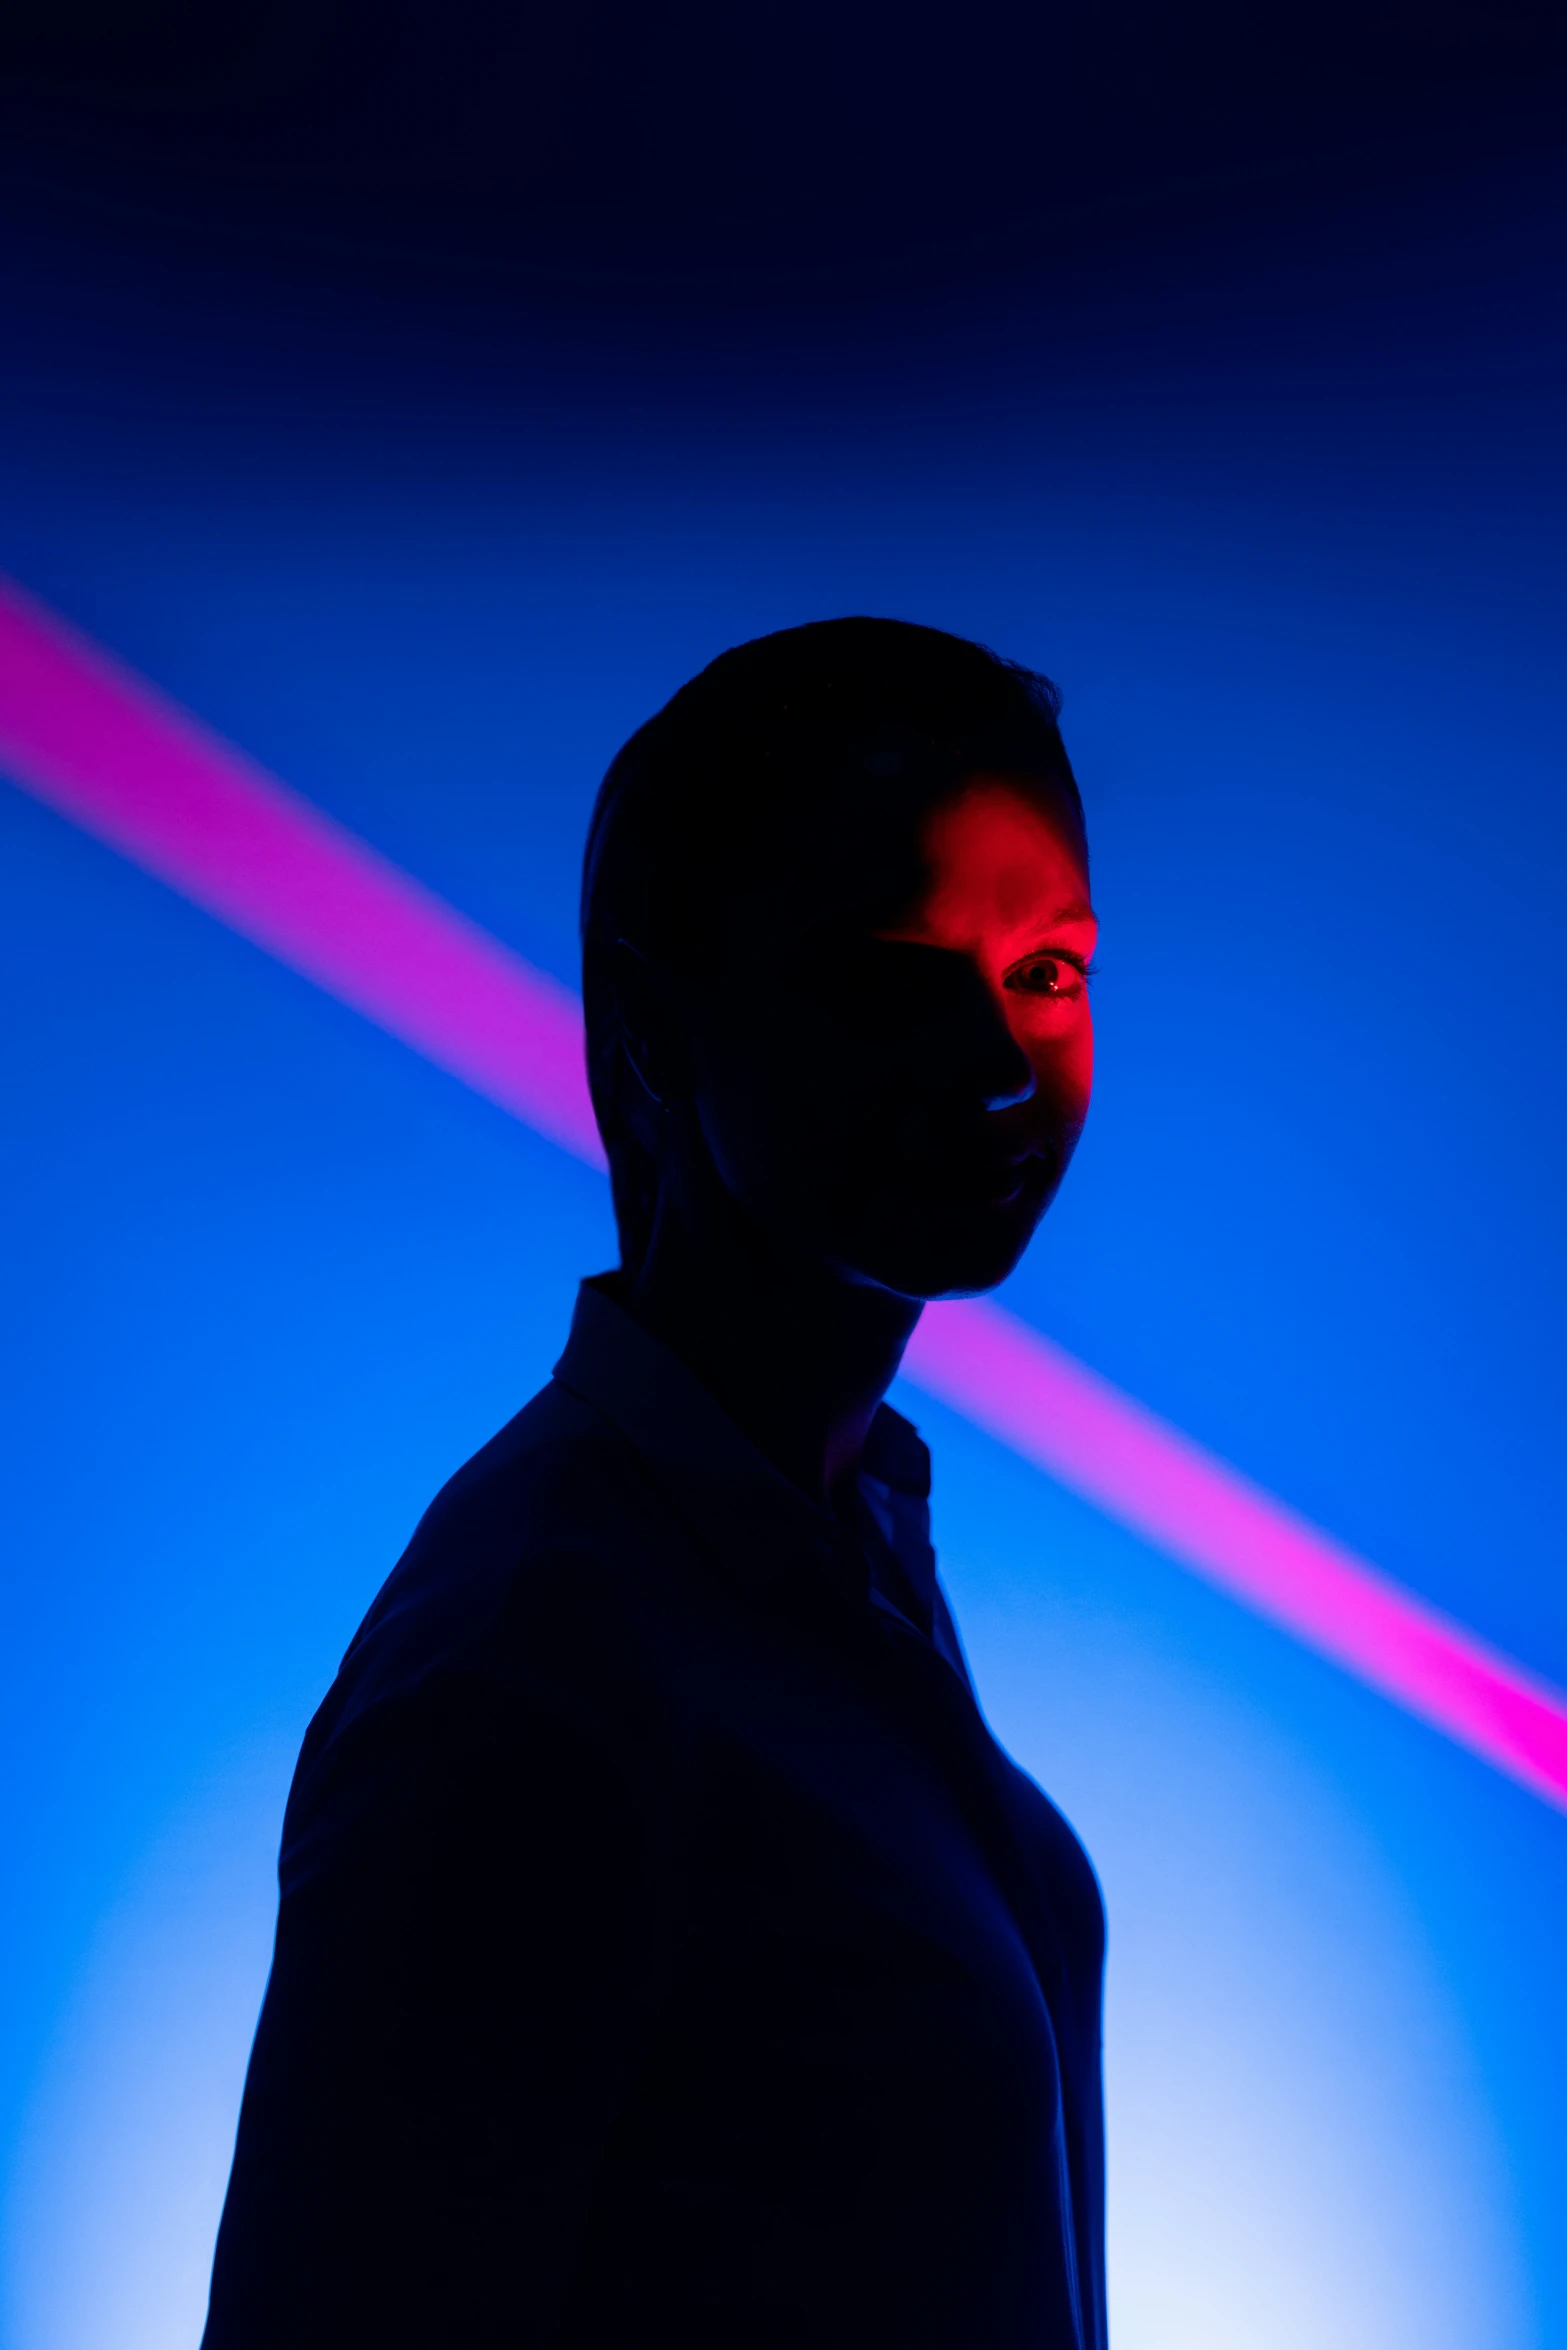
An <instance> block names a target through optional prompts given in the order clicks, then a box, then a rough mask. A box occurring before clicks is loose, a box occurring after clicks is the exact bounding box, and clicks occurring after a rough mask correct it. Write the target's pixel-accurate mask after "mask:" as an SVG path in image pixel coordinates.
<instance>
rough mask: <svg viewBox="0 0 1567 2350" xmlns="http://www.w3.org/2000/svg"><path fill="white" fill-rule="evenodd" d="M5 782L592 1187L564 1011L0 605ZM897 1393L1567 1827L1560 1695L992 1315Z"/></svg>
mask: <svg viewBox="0 0 1567 2350" xmlns="http://www.w3.org/2000/svg"><path fill="white" fill-rule="evenodd" d="M0 768H3V769H4V770H5V771H6V772H7V773H9V774H10V775H11V776H12V777H14V779H15V780H16V782H17V783H19V784H20V785H21V786H22V787H23V788H24V789H25V790H27V791H29V792H31V793H32V794H33V795H34V796H35V797H36V798H37V799H40V800H42V801H44V802H45V803H46V804H47V805H48V806H49V807H51V808H54V809H56V810H58V811H59V813H60V814H61V815H64V816H68V817H69V818H70V819H71V821H72V822H73V823H75V824H78V825H80V826H81V827H82V829H83V830H84V831H87V832H90V833H92V834H94V835H95V836H96V837H97V838H98V839H99V840H102V841H106V842H108V844H109V845H110V846H111V847H112V848H115V849H117V850H119V851H120V853H121V854H122V855H123V856H126V857H128V858H130V859H131V860H132V861H133V862H134V863H136V864H138V865H140V866H142V867H143V868H144V869H145V870H146V871H148V872H150V873H154V874H156V875H157V877H158V878H159V879H160V880H161V881H165V882H167V883H168V884H169V885H170V886H171V887H172V888H174V889H177V890H179V891H180V892H181V893H182V894H183V895H184V896H185V897H187V898H190V899H191V900H193V901H194V903H195V904H197V905H199V906H202V907H204V908H205V909H206V910H207V912H209V913H212V914H216V915H217V916H218V918H219V919H220V920H221V921H223V922H226V923H228V924H229V925H230V926H231V927H232V928H233V929H235V930H238V931H240V932H242V933H243V935H244V936H245V937H246V938H249V939H252V940H253V941H254V942H255V943H256V944H257V945H258V946H261V947H265V948H266V949H267V951H268V952H269V953H270V954H272V955H275V956H276V957H277V958H278V960H279V961H280V962H283V963H286V964H288V965H289V966H290V968H291V969H293V970H295V971H299V972H302V973H303V974H304V975H305V976H306V977H307V978H309V979H312V980H314V981H315V982H316V984H317V985H318V986H320V987H323V988H325V989H326V990H327V991H328V992H329V993H330V994H332V995H335V996H336V997H338V998H339V999H340V1000H341V1001H342V1002H344V1003H347V1004H351V1005H352V1006H353V1007H354V1009H355V1010H356V1011H359V1012H362V1013H364V1014H365V1015H366V1017H367V1018H369V1019H371V1020H374V1021H375V1022H376V1023H377V1024H378V1025H379V1026H380V1027H382V1028H384V1029H387V1030H388V1031H389V1032H390V1033H391V1034H392V1035H393V1036H397V1037H400V1038H401V1039H402V1040H403V1042H404V1043H406V1044H410V1045H412V1046H413V1047H414V1049H415V1051H417V1052H420V1053H422V1054H424V1055H425V1057H426V1058H427V1059H428V1060H431V1061H433V1062H435V1063H436V1064H437V1065H438V1066H439V1067H441V1068H443V1069H446V1070H449V1071H450V1072H451V1074H452V1075H453V1076H456V1077H459V1078H461V1079H462V1080H463V1082H464V1083H465V1084H467V1085H470V1086H472V1087H473V1088H474V1089H475V1090H476V1091H477V1092H479V1093H481V1094H483V1095H484V1096H485V1097H486V1098H487V1099H488V1100H490V1101H493V1102H496V1103H498V1104H499V1105H500V1107H501V1108H502V1109H505V1110H509V1111H510V1112H511V1113H512V1115H513V1116H514V1117H517V1118H520V1119H522V1120H524V1121H525V1122H526V1123H527V1124H528V1125H530V1126H533V1127H536V1128H537V1129H538V1131H539V1132H540V1133H542V1134H546V1135H548V1136H549V1137H550V1139H551V1140H552V1141H553V1142H557V1143H559V1144H561V1145H562V1146H563V1147H564V1148H565V1149H567V1150H569V1151H573V1152H575V1153H576V1154H577V1156H578V1157H579V1158H584V1159H587V1160H589V1161H590V1162H591V1163H592V1164H593V1165H594V1166H596V1167H602V1166H603V1164H604V1154H603V1150H602V1147H601V1145H600V1143H599V1138H598V1134H597V1131H596V1129H595V1127H594V1124H593V1116H592V1110H591V1107H590V1105H589V1102H588V1093H587V1085H586V1082H585V1079H584V1076H583V1059H582V1019H581V1012H580V1010H579V1007H578V1005H577V1002H576V999H575V997H573V996H572V995H571V994H570V992H569V991H568V990H567V989H565V988H563V987H561V986H560V985H559V984H558V982H556V981H555V980H553V979H549V978H547V977H546V976H545V975H544V974H543V973H542V972H539V971H535V970H534V969H533V968H532V967H531V966H530V965H529V964H527V963H525V962H523V961H522V959H521V958H520V957H519V956H517V955H514V954H512V953H511V952H510V951H509V949H507V948H506V947H503V946H501V945H500V944H499V943H498V941H496V940H495V939H492V938H490V937H489V936H488V934H487V933H486V932H484V931H483V930H481V929H479V928H478V926H477V925H476V924H474V923H472V922H469V921H468V920H467V919H466V918H465V917H464V916H463V915H461V914H459V913H457V912H456V911H455V910H454V909H453V908H452V907H450V906H448V905H446V904H444V903H443V901H442V900H441V899H439V898H438V897H436V896H434V895H433V894H432V893H431V892H430V891H429V890H426V889H424V888H422V887H421V885H420V884H419V883H418V882H416V881H414V880H413V879H411V878H410V876H408V875H407V874H405V873H402V872H400V871H399V870H398V868H397V867H396V866H395V865H392V864H390V863H389V862H388V861H387V860H386V859H385V858H383V857H381V856H379V855H377V853H376V852H375V850H373V849H371V848H369V847H368V846H366V844H365V843H364V842H362V841H360V840H358V839H356V838H355V836H354V835H353V834H352V833H350V832H348V831H346V830H345V829H344V828H343V827H342V826H341V825H338V824H335V823H333V822H332V821H331V820H330V818H328V817H326V816H323V815H322V814H321V813H320V811H319V810H317V809H315V808H313V807H311V805H310V804H309V802H308V801H306V800H302V799H300V798H299V797H298V796H297V795H296V794H295V793H293V792H291V791H289V790H287V789H286V787H285V786H284V785H282V784H280V783H278V782H276V781H275V780H274V779H273V778H272V777H271V776H269V775H267V774H266V773H264V772H263V770H262V769H260V768H259V767H257V766H255V765H253V764H252V762H251V761H250V760H248V759H246V758H245V757H244V756H243V755H242V754H241V753H239V752H237V751H235V750H233V749H231V748H230V747H229V746H228V745H227V744H226V743H224V742H222V741H220V740H219V739H218V738H217V737H216V736H215V735H213V734H211V733H209V732H208V731H207V730H206V729H205V728H204V727H202V726H200V725H199V724H198V723H197V722H196V721H195V720H194V719H192V718H190V717H189V716H187V715H186V713H185V712H184V711H182V710H180V709H179V708H177V707H176V706H175V705H174V704H173V703H171V702H169V701H167V700H166V699H164V697H163V696H161V695H160V694H158V693H156V692H155V691H154V690H153V689H152V688H151V687H150V686H148V685H146V684H144V683H143V682H142V681H141V680H140V679H139V678H137V677H135V676H133V675H132V674H131V673H130V672H129V671H128V670H126V669H124V668H122V667H121V666H120V665H119V664H118V663H117V662H115V661H113V660H111V659H110V658H109V657H108V656H107V655H106V654H104V653H102V652H101V651H99V650H98V649H97V648H96V647H94V646H92V645H90V644H89V643H87V642H86V640H85V639H83V638H82V637H80V636H78V635H77V634H76V633H75V632H74V631H72V630H70V629H68V628H67V627H66V626H65V625H64V624H63V623H62V622H60V621H59V620H57V619H55V618H54V617H53V616H52V615H51V614H49V613H46V612H45V611H43V610H42V609H41V607H40V606H39V605H37V604H36V603H34V602H33V601H32V600H31V598H29V597H27V596H26V595H24V594H23V593H22V592H21V590H20V589H17V588H14V587H8V586H6V585H5V584H4V583H3V582H0ZM904 1367H905V1370H906V1372H907V1374H908V1376H909V1377H910V1378H911V1379H912V1380H913V1381H915V1383H916V1384H917V1385H919V1386H920V1387H922V1388H924V1390H925V1391H926V1393H927V1394H929V1395H933V1396H935V1397H937V1398H938V1399H939V1400H940V1401H942V1402H944V1403H947V1404H950V1405H952V1406H953V1407H954V1408H955V1409H956V1410H958V1411H960V1412H962V1413H963V1414H964V1415H965V1416H966V1417H967V1418H968V1419H970V1420H972V1421H973V1422H974V1424H975V1425H976V1426H977V1427H980V1428H983V1429H984V1430H985V1431H986V1432H987V1434H989V1435H991V1436H994V1437H997V1438H999V1439H1000V1441H1001V1442H1002V1443H1003V1444H1006V1445H1009V1446H1010V1447H1011V1448H1012V1450H1013V1451H1015V1452H1017V1453H1018V1454H1020V1455H1021V1456H1022V1458H1023V1459H1024V1460H1027V1461H1030V1462H1032V1463H1033V1464H1034V1466H1035V1467H1037V1468H1041V1469H1043V1470H1045V1471H1046V1473H1047V1474H1048V1475H1049V1476H1051V1477H1054V1478H1055V1479H1056V1480H1057V1481H1058V1482H1059V1483H1061V1484H1062V1485H1065V1486H1067V1487H1069V1488H1070V1490H1071V1491H1073V1492H1075V1493H1078V1494H1081V1495H1082V1496H1083V1497H1084V1499H1085V1500H1087V1501H1090V1502H1092V1503H1093V1504H1094V1505H1095V1506H1096V1507H1097V1508H1099V1509H1102V1510H1103V1511H1104V1512H1105V1513H1106V1514H1107V1515H1108V1516H1110V1517H1112V1518H1117V1519H1119V1520H1120V1522H1121V1523H1122V1524H1123V1525H1125V1526H1128V1527H1130V1528H1131V1529H1132V1531H1133V1532H1134V1533H1136V1534H1138V1535H1140V1536H1142V1537H1143V1538H1144V1539H1145V1540H1147V1541H1149V1542H1151V1543H1153V1544H1155V1545H1156V1546H1157V1547H1158V1548H1159V1549H1161V1550H1163V1551H1165V1552H1167V1553H1168V1554H1169V1555H1170V1556H1171V1557H1172V1558H1175V1559H1178V1560H1179V1561H1180V1562H1181V1564H1182V1565H1183V1566H1186V1567H1189V1568H1191V1569H1192V1570H1193V1571H1194V1572H1195V1573H1197V1574H1199V1575H1202V1576H1204V1577H1205V1578H1206V1579H1207V1580H1208V1581H1209V1582H1210V1583H1215V1584H1217V1585H1218V1586H1219V1588H1220V1589H1221V1590H1224V1591H1227V1592H1229V1593H1230V1595H1231V1596H1232V1597H1233V1598H1235V1599H1238V1600H1241V1601H1242V1602H1243V1603H1244V1604H1245V1605H1246V1606H1248V1607H1250V1608H1253V1609H1254V1610H1256V1612H1257V1613H1258V1614H1259V1615H1262V1616H1265V1617H1267V1618H1268V1620H1269V1621H1270V1622H1272V1623H1275V1624H1278V1625H1280V1626H1281V1627H1282V1628H1283V1629H1284V1630H1285V1631H1287V1632H1290V1633H1292V1634H1293V1635H1294V1637H1295V1638H1296V1639H1298V1640H1300V1641H1302V1642H1304V1643H1305V1645H1306V1646H1307V1647H1308V1648H1312V1649H1315V1650H1316V1651H1317V1653H1318V1654H1319V1655H1322V1656H1326V1657H1328V1658H1331V1660H1332V1661H1333V1662H1334V1663H1335V1664H1337V1665H1341V1666H1343V1667H1344V1668H1345V1669H1346V1670H1347V1671H1349V1672H1351V1673H1353V1674H1355V1675H1356V1676H1357V1677H1358V1678H1359V1679H1360V1680H1361V1681H1363V1682H1365V1683H1366V1684H1368V1686H1370V1687H1371V1688H1373V1689H1376V1690H1378V1691H1380V1692H1381V1694H1382V1695H1383V1696H1385V1697H1390V1698H1392V1699H1393V1700H1394V1702H1395V1703H1396V1704H1398V1705H1401V1706H1403V1707H1405V1708H1406V1709H1407V1710H1408V1711H1409V1712H1410V1713H1412V1714H1414V1715H1416V1716H1418V1718H1419V1719H1420V1720H1422V1721H1424V1722H1428V1723H1430V1724H1431V1725H1432V1726H1433V1727H1435V1728H1436V1729H1439V1730H1443V1731H1445V1732H1446V1733H1447V1735H1448V1736H1449V1737H1451V1738H1454V1739H1456V1740H1457V1742H1458V1743H1459V1744H1460V1745H1461V1746H1465V1747H1467V1748H1468V1749H1469V1750H1470V1752H1471V1753H1473V1754H1477V1755H1479V1756H1481V1757H1482V1758H1483V1759H1484V1760H1485V1761H1486V1762H1488V1763H1491V1764H1493V1765H1494V1766H1495V1767H1496V1768H1497V1769H1498V1770H1500V1771H1504V1772H1505V1773H1507V1774H1508V1776H1509V1777H1511V1778H1513V1779H1515V1780H1517V1781H1518V1782H1519V1783H1520V1784H1521V1785H1522V1786H1525V1787H1527V1788H1529V1789H1531V1790H1532V1792H1533V1793H1535V1794H1536V1795H1540V1796H1543V1797H1544V1798H1545V1799H1546V1801H1547V1802H1550V1803H1553V1804H1555V1805H1556V1806H1557V1807H1558V1808H1560V1809H1561V1810H1563V1811H1567V1697H1564V1696H1563V1695H1562V1693H1561V1692H1559V1691H1557V1690H1555V1689H1552V1688H1550V1687H1548V1686H1547V1685H1546V1683H1544V1682H1543V1681H1540V1680H1537V1679H1535V1678H1534V1677H1533V1676H1532V1675H1531V1674H1529V1673H1527V1672H1526V1671H1525V1670H1524V1669H1523V1667H1522V1666H1520V1665H1518V1664H1516V1663H1514V1662H1513V1660H1512V1659H1511V1658H1509V1657H1505V1656H1503V1655H1501V1654H1500V1653H1499V1652H1498V1651H1496V1650H1495V1649H1492V1648H1489V1647H1488V1646H1487V1645H1486V1644H1485V1643H1484V1642H1483V1641H1481V1640H1479V1639H1478V1638H1477V1637H1476V1636H1475V1635H1474V1634H1473V1633H1471V1632H1469V1631H1468V1630H1466V1629H1465V1627H1464V1626H1463V1625H1461V1624H1458V1623H1455V1622H1454V1621H1453V1620H1452V1619H1451V1618H1450V1617H1447V1616H1444V1615H1442V1614H1441V1613H1439V1611H1438V1610H1437V1609H1435V1608H1432V1607H1429V1606H1427V1605H1426V1603H1425V1602H1424V1601H1423V1600H1420V1599H1418V1598H1416V1597H1415V1596H1414V1594H1413V1593H1411V1592H1408V1591H1405V1590H1403V1589H1402V1588H1401V1587H1400V1586H1399V1585H1398V1584H1396V1583H1394V1582H1393V1581H1391V1580H1390V1579H1389V1578H1388V1577H1387V1576H1385V1575H1383V1574H1381V1573H1379V1572H1378V1570H1377V1569H1376V1568H1374V1567H1372V1566H1368V1565H1367V1564H1366V1562H1365V1561H1364V1560H1363V1559H1359V1558H1356V1557H1355V1556H1354V1554H1353V1553H1352V1552H1350V1551H1348V1550H1345V1549H1343V1548H1342V1547H1341V1546H1340V1545H1339V1544H1338V1543H1336V1542H1334V1541H1333V1540H1332V1539H1331V1537H1330V1536H1328V1535H1326V1534H1323V1533H1321V1532H1320V1531H1319V1530H1318V1529H1317V1528H1316V1527H1314V1526H1312V1525H1309V1524H1308V1523H1307V1521H1306V1520H1305V1519H1304V1518H1300V1517H1297V1516H1296V1514H1295V1513H1294V1511H1292V1510H1290V1509H1289V1508H1287V1507H1286V1505H1285V1504H1284V1503H1282V1502H1280V1501H1277V1500H1275V1499H1274V1498H1273V1496H1272V1495H1270V1494H1268V1493H1265V1492H1264V1491H1263V1490H1262V1489H1261V1488H1260V1487H1259V1486H1256V1485H1253V1484H1251V1483H1250V1482H1249V1480H1248V1479H1246V1478H1245V1477H1243V1476H1241V1475H1240V1473H1239V1472H1238V1471H1237V1470H1235V1469H1232V1468H1230V1467H1229V1466H1228V1465H1227V1464H1226V1463H1225V1462H1223V1461H1221V1460H1218V1459H1217V1458H1215V1456H1214V1455H1213V1454H1212V1453H1209V1452H1205V1451H1204V1450H1203V1448H1202V1447H1201V1446H1200V1445H1198V1444H1195V1443H1193V1442H1192V1440H1191V1439H1190V1438H1189V1437H1186V1436H1183V1435H1182V1434H1181V1433H1180V1432H1179V1430H1177V1429H1174V1428H1171V1427H1170V1426H1168V1425H1167V1424H1166V1423H1165V1422H1164V1421H1162V1420H1160V1419H1158V1418H1156V1416H1155V1415H1154V1414H1153V1413H1152V1412H1150V1411H1147V1410H1145V1408H1144V1407H1143V1406H1142V1405H1141V1404H1139V1403H1136V1402H1134V1401H1133V1400H1132V1398H1131V1397H1130V1396H1126V1395H1123V1394H1121V1393H1120V1391H1119V1390H1118V1389H1116V1388H1114V1387H1112V1386H1111V1385H1110V1384H1109V1382H1108V1381H1107V1380H1104V1379H1101V1378H1099V1377H1098V1375H1097V1374H1096V1373H1095V1372H1093V1371H1090V1370H1088V1369H1087V1368H1086V1367H1085V1366H1084V1365H1083V1364H1081V1363H1079V1362H1076V1361H1074V1359H1073V1358H1072V1356H1070V1355H1069V1354H1066V1353H1064V1352H1063V1351H1062V1350H1061V1348H1059V1347H1057V1346H1054V1345H1052V1344H1051V1342H1050V1341H1049V1340H1048V1339H1046V1338H1044V1337H1042V1336H1041V1335H1040V1334H1039V1333H1038V1332H1037V1331H1034V1330H1031V1329H1030V1328H1029V1327H1028V1325H1027V1324H1026V1323H1024V1322H1021V1321H1019V1320H1017V1318H1016V1317H1015V1316H1013V1315H1011V1314H1008V1313H1006V1312H1004V1311H1003V1310H1002V1309H1001V1308H1000V1307H999V1306H995V1305H989V1304H983V1303H977V1302H976V1303H968V1304H962V1305H940V1306H933V1307H931V1308H930V1310H929V1311H928V1312H927V1313H926V1315H925V1317H924V1319H923V1321H922V1322H921V1324H920V1326H919V1328H918V1330H917V1331H916V1332H915V1335H914V1340H913V1343H912V1345H911V1346H910V1348H909V1353H908V1357H907V1360H906V1363H905V1366H904Z"/></svg>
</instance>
